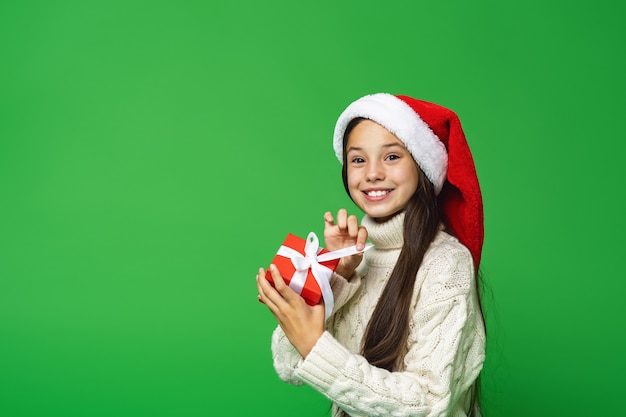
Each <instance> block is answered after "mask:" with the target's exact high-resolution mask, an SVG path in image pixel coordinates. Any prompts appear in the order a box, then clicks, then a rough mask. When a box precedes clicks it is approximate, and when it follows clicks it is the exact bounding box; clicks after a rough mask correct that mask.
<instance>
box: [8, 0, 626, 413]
mask: <svg viewBox="0 0 626 417" xmlns="http://www.w3.org/2000/svg"><path fill="white" fill-rule="evenodd" d="M625 17H626V15H625V13H624V10H623V6H622V5H620V3H619V2H617V1H613V2H607V1H595V2H566V1H555V0H544V1H537V0H529V1H524V2H519V3H513V2H463V1H458V2H454V1H438V2H423V1H416V0H412V1H402V2H399V1H385V2H371V3H369V2H365V1H326V0H324V1H315V2H293V1H270V2H253V1H246V2H226V1H219V2H218V1H207V2H203V1H177V2H176V1H171V2H166V1H135V0H131V1H129V0H127V1H106V2H105V1H102V2H97V1H84V0H83V1H49V2H44V1H24V2H3V3H2V5H0V416H7V417H25V416H29V417H30V416H63V417H71V416H129V417H130V416H133V417H138V416H151V417H157V416H181V417H186V416H211V415H259V416H292V415H296V414H297V415H301V416H316V417H317V416H323V415H327V413H328V409H329V403H328V401H327V400H326V399H324V398H323V397H322V396H321V395H320V394H318V393H316V392H315V391H313V390H312V389H310V388H308V387H293V386H291V385H288V384H285V383H283V382H281V381H280V380H279V379H278V378H277V377H276V375H275V373H274V371H273V368H272V363H271V353H270V347H269V344H270V333H271V331H272V329H273V327H274V326H275V321H274V319H273V317H272V316H271V314H270V313H269V312H268V311H267V310H266V308H265V307H264V306H262V305H261V304H259V303H258V302H257V301H256V293H257V292H256V288H255V284H254V276H255V273H256V270H257V268H258V267H259V266H267V264H268V263H269V261H270V260H271V258H272V257H273V255H274V253H275V251H276V250H277V249H278V246H279V245H280V243H281V242H282V240H283V238H284V236H285V235H286V234H287V233H288V232H292V233H295V234H299V235H305V234H306V233H308V232H309V231H315V232H317V233H318V234H319V233H321V231H322V214H323V213H324V211H326V210H332V211H336V210H337V209H339V208H341V207H348V208H350V209H351V210H354V207H353V206H352V205H351V203H350V202H349V200H348V198H347V197H346V195H345V193H344V191H343V187H342V184H341V181H340V171H339V164H338V162H337V161H336V160H335V159H334V155H333V152H332V148H331V135H332V129H333V126H334V122H335V120H336V117H337V116H338V115H339V113H340V111H341V110H343V108H344V107H345V106H346V105H347V104H348V103H349V102H351V101H352V100H354V99H356V98H358V97H360V96H362V95H364V94H367V93H373V92H379V91H385V92H391V93H398V94H408V95H412V96H415V97H419V98H423V99H426V100H430V101H434V102H437V103H440V104H442V105H445V106H447V107H450V108H452V109H454V110H455V111H456V112H457V113H458V114H459V116H460V118H461V120H462V122H463V126H464V129H465V132H466V135H467V137H468V140H469V142H470V146H471V148H472V151H473V153H474V158H475V161H476V165H477V169H478V173H479V177H480V180H481V184H482V190H483V194H484V203H485V215H486V242H485V247H484V253H483V264H482V270H483V273H484V276H485V279H486V282H487V284H488V286H489V289H490V291H488V293H487V294H486V295H485V298H486V309H487V311H488V318H489V322H488V331H489V346H488V358H487V362H486V365H485V372H484V376H483V388H484V395H485V397H486V399H485V409H486V412H487V413H488V414H487V416H488V417H492V416H507V417H516V416H520V417H521V416H554V415H563V416H589V415H603V414H608V415H616V414H619V413H620V412H621V411H620V410H623V409H624V406H623V400H622V398H621V396H620V391H618V387H619V386H621V385H622V384H621V382H620V381H621V380H622V379H623V378H622V376H623V375H624V373H625V372H626V366H625V360H624V357H623V355H624V352H625V351H626V346H625V342H624V336H623V332H624V324H623V319H624V317H625V314H624V307H623V306H624V302H623V295H622V294H623V292H624V289H625V285H624V278H625V274H624V259H625V258H624V255H623V253H622V252H623V250H624V247H625V245H624V243H623V235H624V232H625V231H626V227H625V225H624V216H623V214H624V212H625V208H626V207H624V203H622V199H623V197H621V196H620V195H621V194H623V191H624V187H623V185H622V183H621V182H622V178H623V163H624V162H623V159H624V156H625V155H624V154H625V152H624V139H625V135H624V131H623V127H621V126H620V125H619V123H621V121H623V119H624V111H625V110H626V91H625V82H624V74H625V73H626V68H625V64H624V40H625V35H626V31H625V29H624V24H623V22H624V18H625ZM296 409H297V410H298V411H295V410H296Z"/></svg>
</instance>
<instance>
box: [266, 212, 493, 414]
mask: <svg viewBox="0 0 626 417" xmlns="http://www.w3.org/2000/svg"><path fill="white" fill-rule="evenodd" d="M403 221H404V214H399V215H397V216H395V217H393V218H392V219H390V220H389V221H387V222H385V223H376V222H374V221H373V220H372V219H370V218H368V217H367V216H365V218H364V219H363V222H362V224H363V225H364V226H365V227H366V228H367V230H368V234H369V238H370V240H371V242H372V243H373V244H374V248H372V249H370V250H369V251H367V252H366V253H365V257H364V262H362V263H361V266H360V267H359V269H358V270H357V272H355V275H354V276H353V277H351V279H350V281H347V280H345V279H344V278H343V277H341V276H339V275H337V274H334V275H333V278H332V280H331V285H332V287H333V293H334V295H335V311H334V312H333V315H332V316H331V317H330V318H329V319H328V322H327V331H326V332H324V334H323V335H322V337H321V338H320V339H319V340H318V342H317V344H316V345H315V346H314V347H313V349H312V350H311V352H310V353H309V355H308V356H307V357H306V359H302V357H301V356H300V355H299V354H298V352H297V351H296V350H295V348H294V347H293V346H292V345H291V344H290V343H289V340H288V339H287V338H286V336H285V334H284V332H283V331H282V329H281V328H280V327H278V328H277V329H276V330H275V331H274V334H273V336H272V353H273V359H274V367H275V369H276V372H277V373H278V375H279V377H280V378H281V379H283V380H284V381H287V382H290V383H293V384H296V385H299V384H302V383H307V384H309V385H310V386H312V387H313V388H315V389H316V390H318V391H319V392H321V393H322V394H324V395H325V396H326V397H328V398H329V399H330V400H332V401H333V403H334V404H333V416H339V415H341V410H343V411H345V412H346V413H347V414H348V415H350V416H371V417H374V416H379V417H389V416H398V417H400V416H429V417H434V416H441V417H443V416H454V417H461V416H466V415H467V412H468V409H469V400H470V398H469V390H470V388H471V386H472V384H473V383H474V381H475V380H476V378H477V377H478V374H479V372H480V370H481V368H482V364H483V361H484V351H485V333H484V326H483V321H482V316H481V314H480V311H479V310H478V308H479V307H478V300H477V295H476V291H475V284H474V280H475V274H474V264H473V261H472V256H471V255H470V252H469V251H468V250H467V249H466V248H465V246H463V245H462V244H460V243H459V242H458V241H457V240H456V239H455V238H454V237H452V236H450V235H448V234H447V233H445V232H444V231H442V230H440V231H439V232H438V234H437V236H436V237H435V240H434V241H433V243H432V245H431V246H430V248H429V250H428V251H427V253H426V255H425V257H424V261H423V262H422V265H421V267H420V269H419V272H418V274H417V280H416V282H415V291H414V293H413V301H412V304H411V311H410V315H409V317H410V323H409V337H408V345H407V353H406V355H405V357H404V368H403V369H402V370H401V371H396V372H389V371H387V370H384V369H381V368H377V367H374V366H372V365H370V364H369V363H368V362H367V361H366V360H365V358H364V357H363V356H361V355H360V352H361V348H362V338H363V335H364V332H365V328H366V326H367V323H368V321H369V319H370V316H371V314H372V312H373V310H374V307H375V305H376V302H377V301H378V298H379V297H380V294H381V292H382V290H383V288H384V286H385V283H386V281H387V279H388V277H389V275H390V273H391V270H392V269H393V266H394V265H395V263H396V260H397V259H398V256H399V254H400V248H401V247H402V241H403V237H402V223H403Z"/></svg>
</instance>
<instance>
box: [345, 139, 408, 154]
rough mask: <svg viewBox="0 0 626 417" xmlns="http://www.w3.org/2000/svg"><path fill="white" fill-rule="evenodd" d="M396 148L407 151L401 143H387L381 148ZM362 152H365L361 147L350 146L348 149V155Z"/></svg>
mask: <svg viewBox="0 0 626 417" xmlns="http://www.w3.org/2000/svg"><path fill="white" fill-rule="evenodd" d="M395 146H397V147H398V148H402V149H406V147H405V146H403V145H402V144H401V143H395V142H391V143H385V144H383V145H381V146H380V147H381V148H384V149H388V148H393V147H395ZM362 150H363V148H361V147H359V146H350V147H349V148H348V149H346V153H348V152H350V151H357V152H360V151H362Z"/></svg>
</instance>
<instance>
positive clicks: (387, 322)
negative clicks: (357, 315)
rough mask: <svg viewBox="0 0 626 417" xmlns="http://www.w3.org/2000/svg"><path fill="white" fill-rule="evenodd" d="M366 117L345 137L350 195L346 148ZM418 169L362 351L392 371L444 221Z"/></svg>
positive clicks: (353, 123)
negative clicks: (429, 254)
mask: <svg viewBox="0 0 626 417" xmlns="http://www.w3.org/2000/svg"><path fill="white" fill-rule="evenodd" d="M363 120H364V119H363V118H356V119H353V120H352V121H350V123H349V124H348V126H347V127H346V131H345V134H344V138H343V140H344V163H343V168H342V172H341V175H342V178H343V184H344V187H345V189H346V192H348V195H350V191H349V188H348V182H347V179H348V172H347V165H348V164H347V160H346V152H345V148H346V144H347V139H348V136H349V134H350V132H351V131H352V129H354V127H355V126H356V125H358V124H359V123H360V122H361V121H363ZM418 172H419V180H418V185H417V189H416V190H415V193H414V194H413V196H411V198H410V199H409V201H408V202H407V205H406V207H405V209H404V211H405V216H404V225H403V233H404V242H403V244H402V249H401V250H400V255H399V257H398V260H397V262H396V265H395V266H394V268H393V271H392V272H391V275H390V277H389V280H388V281H387V285H386V286H385V288H384V289H383V292H382V294H381V296H380V299H379V301H378V303H377V304H376V308H375V309H374V312H373V313H372V317H371V318H370V321H369V323H368V325H367V328H366V331H365V336H364V340H363V351H362V353H363V356H364V357H365V358H366V359H367V361H368V362H369V363H370V364H372V365H374V366H376V367H379V368H384V369H387V370H389V371H393V370H397V369H399V368H400V367H401V366H402V359H403V357H404V355H405V354H406V346H407V339H408V336H409V310H410V304H411V300H412V296H413V291H414V287H415V280H416V278H417V271H418V269H419V267H420V265H421V264H422V260H423V259H424V255H425V253H426V251H427V250H428V248H429V246H430V244H431V242H432V241H433V240H434V238H435V235H436V234H437V230H438V227H439V224H440V223H441V221H442V215H441V212H440V209H439V205H438V200H437V194H436V192H435V187H434V186H433V184H432V182H431V181H430V180H429V179H428V178H427V177H426V175H425V174H424V173H423V171H422V169H421V168H420V167H419V166H418ZM479 304H480V297H479ZM481 313H482V308H481ZM479 385H480V384H479V381H478V380H477V381H476V383H475V384H474V387H473V388H472V393H471V395H472V406H471V409H470V410H471V411H470V415H472V414H473V411H474V410H475V408H476V407H477V401H478V398H477V397H478V390H479Z"/></svg>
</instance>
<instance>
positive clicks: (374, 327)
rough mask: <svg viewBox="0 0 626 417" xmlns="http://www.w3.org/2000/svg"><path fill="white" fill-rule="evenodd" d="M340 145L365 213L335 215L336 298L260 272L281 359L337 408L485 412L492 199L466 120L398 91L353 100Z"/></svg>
mask: <svg viewBox="0 0 626 417" xmlns="http://www.w3.org/2000/svg"><path fill="white" fill-rule="evenodd" d="M333 145H334V150H335V153H336V155H337V157H338V159H339V161H340V162H341V163H342V164H343V169H342V176H343V183H344V186H345V188H346V191H347V192H348V195H349V196H350V198H351V199H352V201H354V203H355V204H356V205H357V206H358V207H359V208H360V209H362V210H363V212H364V213H365V216H364V217H363V219H362V221H361V224H360V225H359V222H358V219H357V217H356V216H354V215H349V214H348V213H347V211H346V210H344V209H341V210H339V212H338V213H337V215H336V217H334V216H333V215H332V214H331V213H330V212H328V213H325V215H324V223H325V227H324V240H325V246H326V248H327V249H328V250H331V251H332V250H337V249H341V248H344V247H348V246H352V245H356V246H357V249H363V248H364V247H365V243H366V240H367V239H369V240H370V241H371V243H373V244H374V247H373V248H372V249H370V250H369V251H367V252H365V254H357V255H353V256H350V257H346V258H342V259H341V261H340V263H339V266H338V267H337V269H336V271H335V273H334V274H333V276H332V278H331V286H332V289H333V294H334V297H335V308H334V311H333V312H332V314H331V316H330V317H329V318H328V320H326V321H325V320H324V313H325V312H324V305H323V304H320V305H317V306H309V305H308V304H307V303H306V302H305V301H304V300H303V299H302V298H301V297H300V296H299V295H298V294H296V293H295V292H294V291H293V290H292V289H291V288H289V286H287V285H286V284H285V283H284V281H283V280H282V278H281V276H280V273H279V272H278V270H277V269H276V267H275V266H274V265H271V266H270V273H271V274H272V277H273V280H274V287H272V286H271V285H270V284H269V282H268V281H267V280H266V279H265V271H264V270H263V269H260V270H259V273H258V275H257V288H258V291H259V299H260V300H261V301H262V302H263V303H265V304H266V305H267V307H268V308H269V309H270V311H271V312H272V313H273V314H274V316H275V317H276V318H277V320H278V323H279V326H278V327H277V328H276V330H275V331H274V334H273V336H272V352H273V358H274V367H275V369H276V371H277V373H278V375H279V376H280V378H282V379H283V380H285V381H287V382H291V383H293V384H302V383H306V384H309V385H310V386H312V387H313V388H315V389H316V390H318V391H319V392H321V393H322V394H324V395H325V396H326V397H328V398H329V399H330V400H332V402H333V416H345V415H350V416H380V417H383V416H478V415H480V407H479V405H478V401H477V395H476V394H477V389H478V376H479V374H480V370H481V368H482V365H483V361H484V355H485V327H484V321H483V315H482V310H481V305H480V296H479V291H478V285H477V277H476V274H477V271H478V267H479V264H480V258H481V250H482V244H483V209H482V197H481V193H480V188H479V185H478V180H477V177H476V171H475V168H474V162H473V159H472V156H471V153H470V151H469V148H468V146H467V142H466V140H465V135H464V133H463V130H462V128H461V124H460V121H459V119H458V117H457V116H456V114H455V113H454V112H452V111H451V110H448V109H446V108H444V107H441V106H439V105H437V104H433V103H429V102H426V101H422V100H417V99H414V98H411V97H407V96H394V95H390V94H386V93H380V94H373V95H369V96H365V97H362V98H360V99H358V100H356V101H355V102H353V103H351V104H350V105H349V106H348V107H347V108H346V109H345V110H344V112H343V113H342V114H341V115H340V116H339V119H338V121H337V124H336V126H335V133H334V143H333Z"/></svg>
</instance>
